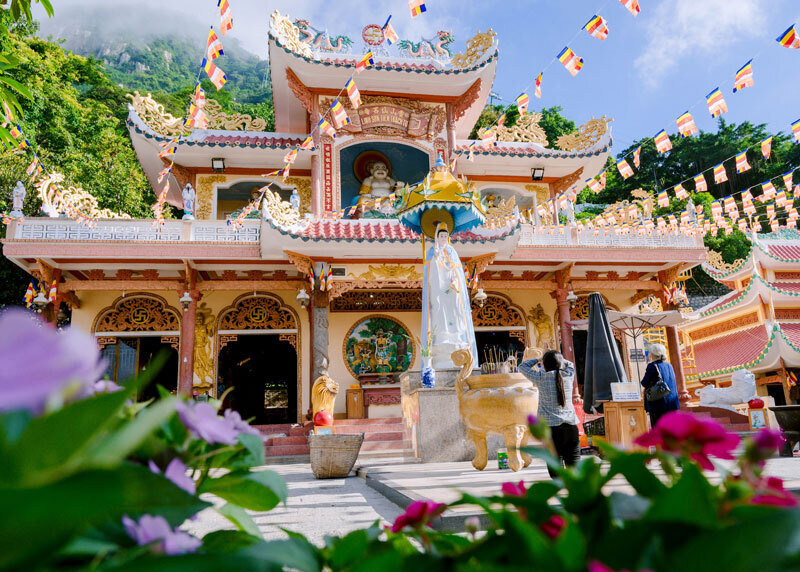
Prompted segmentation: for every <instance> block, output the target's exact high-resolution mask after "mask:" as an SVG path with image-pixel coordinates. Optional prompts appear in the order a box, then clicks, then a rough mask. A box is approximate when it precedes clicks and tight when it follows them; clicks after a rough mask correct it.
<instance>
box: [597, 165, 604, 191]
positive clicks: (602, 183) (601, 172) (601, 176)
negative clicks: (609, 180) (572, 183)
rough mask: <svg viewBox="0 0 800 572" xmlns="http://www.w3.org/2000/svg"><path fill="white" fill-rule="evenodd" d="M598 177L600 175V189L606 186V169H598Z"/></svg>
mask: <svg viewBox="0 0 800 572" xmlns="http://www.w3.org/2000/svg"><path fill="white" fill-rule="evenodd" d="M598 177H600V190H601V191H602V190H603V189H605V188H606V170H605V169H603V170H602V171H600V174H599V175H598Z"/></svg>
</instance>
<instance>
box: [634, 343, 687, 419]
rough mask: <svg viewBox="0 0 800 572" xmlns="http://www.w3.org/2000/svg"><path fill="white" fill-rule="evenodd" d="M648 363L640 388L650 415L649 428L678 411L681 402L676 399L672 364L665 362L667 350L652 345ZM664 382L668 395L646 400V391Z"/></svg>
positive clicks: (658, 345) (676, 393)
mask: <svg viewBox="0 0 800 572" xmlns="http://www.w3.org/2000/svg"><path fill="white" fill-rule="evenodd" d="M649 354H650V360H651V361H650V363H648V364H647V368H646V369H645V370H644V377H642V382H641V383H642V386H643V387H644V389H645V394H644V408H645V411H647V412H648V413H649V414H650V427H651V428H652V427H655V426H656V424H657V423H658V420H659V419H661V417H662V416H663V415H664V414H665V413H669V412H670V411H676V410H678V409H680V407H681V402H680V400H679V399H678V384H677V382H676V381H675V370H673V369H672V364H670V363H669V362H668V361H667V348H665V347H664V345H663V344H653V345H652V346H650V349H649ZM661 380H664V383H665V384H666V386H667V388H668V389H669V393H668V394H667V395H665V396H663V397H660V398H658V399H655V400H650V399H648V398H647V390H648V389H651V388H652V387H653V386H654V385H656V384H657V383H658V382H659V381H661Z"/></svg>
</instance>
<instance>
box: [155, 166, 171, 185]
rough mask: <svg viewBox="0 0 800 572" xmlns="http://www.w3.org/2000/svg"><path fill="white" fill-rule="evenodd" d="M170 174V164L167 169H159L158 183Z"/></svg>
mask: <svg viewBox="0 0 800 572" xmlns="http://www.w3.org/2000/svg"><path fill="white" fill-rule="evenodd" d="M171 172H172V163H170V166H169V167H167V168H166V169H161V171H159V173H158V182H159V183H160V182H161V181H163V180H164V177H166V176H168V175H169V174H170V173H171Z"/></svg>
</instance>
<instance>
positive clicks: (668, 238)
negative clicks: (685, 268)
mask: <svg viewBox="0 0 800 572" xmlns="http://www.w3.org/2000/svg"><path fill="white" fill-rule="evenodd" d="M518 232H519V234H520V238H519V244H518V245H519V246H521V247H535V246H597V247H601V248H605V247H609V246H610V247H618V248H698V247H700V246H702V244H701V243H700V241H699V239H698V238H697V237H695V236H687V235H684V234H682V233H674V232H672V233H657V232H652V233H650V234H638V233H635V232H631V233H617V232H616V231H614V230H610V229H609V230H608V231H607V232H606V231H605V230H603V229H599V230H598V231H597V232H595V230H593V229H584V230H579V229H578V228H576V227H568V226H561V227H544V226H540V227H534V226H531V225H526V224H523V225H521V226H520V229H519V231H518Z"/></svg>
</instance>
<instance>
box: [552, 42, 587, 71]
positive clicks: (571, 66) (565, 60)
mask: <svg viewBox="0 0 800 572" xmlns="http://www.w3.org/2000/svg"><path fill="white" fill-rule="evenodd" d="M556 57H557V58H558V61H560V62H561V64H562V65H563V66H564V67H565V68H566V69H567V71H568V72H569V73H571V74H572V75H573V77H574V76H576V75H578V72H579V71H581V68H582V67H583V58H579V57H578V56H576V55H575V52H573V51H572V50H571V49H569V48H564V49H563V50H561V51H560V52H559V53H558V56H556Z"/></svg>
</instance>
